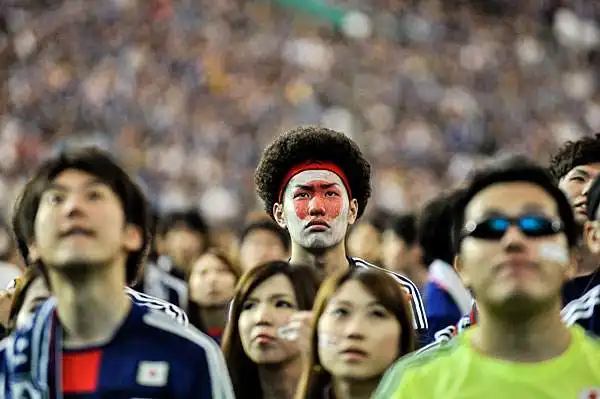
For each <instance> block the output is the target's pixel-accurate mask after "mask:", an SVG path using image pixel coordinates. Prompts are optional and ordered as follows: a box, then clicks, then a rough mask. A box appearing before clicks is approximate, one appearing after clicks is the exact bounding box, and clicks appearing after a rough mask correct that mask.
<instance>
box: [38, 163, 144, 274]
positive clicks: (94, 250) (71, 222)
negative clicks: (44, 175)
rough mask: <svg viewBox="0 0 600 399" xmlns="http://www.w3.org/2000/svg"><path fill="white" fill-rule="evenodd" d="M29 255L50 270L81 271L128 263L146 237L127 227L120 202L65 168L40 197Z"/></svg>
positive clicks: (96, 183) (93, 180)
mask: <svg viewBox="0 0 600 399" xmlns="http://www.w3.org/2000/svg"><path fill="white" fill-rule="evenodd" d="M34 231H35V237H34V242H33V243H32V245H31V246H30V247H31V248H30V250H31V255H32V256H33V257H34V258H37V259H41V260H42V261H43V262H44V264H45V265H47V266H48V267H50V268H51V269H57V270H61V271H65V272H66V271H68V270H76V269H77V270H81V268H85V267H91V268H94V267H98V266H102V265H107V264H112V263H114V262H123V264H124V263H125V261H126V258H127V255H128V253H129V252H133V251H136V250H139V249H140V248H141V246H142V234H141V232H140V231H139V229H138V228H137V227H135V226H132V225H126V223H125V215H124V214H123V207H122V205H121V201H120V200H119V198H118V197H117V196H116V194H115V193H114V192H113V191H112V190H111V188H110V187H109V186H107V185H106V184H104V183H102V182H101V181H100V180H99V179H98V178H96V177H95V176H93V175H90V174H88V173H86V172H82V171H78V170H74V169H67V170H65V171H63V172H62V173H60V174H59V175H58V176H57V177H56V178H55V179H54V181H53V182H52V183H51V184H50V185H49V186H48V188H47V189H46V190H45V191H44V193H43V194H42V196H41V199H40V204H39V207H38V210H37V215H36V218H35V221H34Z"/></svg>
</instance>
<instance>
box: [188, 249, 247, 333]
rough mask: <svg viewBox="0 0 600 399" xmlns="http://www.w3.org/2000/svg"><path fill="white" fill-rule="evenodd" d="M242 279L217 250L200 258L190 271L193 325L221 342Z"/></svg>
mask: <svg viewBox="0 0 600 399" xmlns="http://www.w3.org/2000/svg"><path fill="white" fill-rule="evenodd" d="M239 277H240V272H239V268H238V267H237V265H236V264H234V262H233V261H232V260H231V259H230V258H229V257H228V256H227V255H226V254H225V252H224V251H222V250H220V249H218V248H210V249H208V250H207V251H206V252H204V253H203V254H202V255H200V257H199V258H198V259H197V260H196V261H195V262H194V263H193V265H192V268H191V270H190V275H189V278H188V284H189V289H188V291H189V294H188V298H189V299H188V307H187V312H188V317H189V319H190V323H191V324H192V325H193V326H194V327H196V328H197V329H199V330H200V331H202V332H204V333H206V334H207V335H209V336H210V337H211V338H213V339H214V340H215V341H217V342H218V343H220V342H221V336H222V335H223V331H224V330H225V325H226V324H227V315H228V311H229V303H230V302H231V299H232V298H233V295H234V293H235V285H236V283H237V280H238V278H239Z"/></svg>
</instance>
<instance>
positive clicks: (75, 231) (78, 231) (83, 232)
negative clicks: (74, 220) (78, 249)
mask: <svg viewBox="0 0 600 399" xmlns="http://www.w3.org/2000/svg"><path fill="white" fill-rule="evenodd" d="M93 235H94V232H93V231H92V230H89V229H85V228H82V227H72V228H69V229H67V230H64V231H62V232H61V233H60V238H67V237H73V236H84V237H92V236H93Z"/></svg>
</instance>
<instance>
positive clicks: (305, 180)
mask: <svg viewBox="0 0 600 399" xmlns="http://www.w3.org/2000/svg"><path fill="white" fill-rule="evenodd" d="M314 182H326V183H330V184H338V185H340V186H342V187H343V185H344V183H343V182H342V179H341V178H340V177H339V176H338V175H337V174H335V173H333V172H331V171H329V170H322V169H315V170H312V169H311V170H304V171H302V172H300V173H298V174H297V175H295V176H294V177H292V179H291V180H290V183H289V185H288V186H289V187H292V188H293V187H294V186H298V185H308V184H309V183H310V184H312V183H314Z"/></svg>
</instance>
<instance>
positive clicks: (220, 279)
mask: <svg viewBox="0 0 600 399" xmlns="http://www.w3.org/2000/svg"><path fill="white" fill-rule="evenodd" d="M235 282H236V277H235V275H234V274H233V273H232V272H231V270H230V269H229V267H227V265H226V264H225V263H223V262H222V261H221V260H220V259H219V258H217V257H216V256H214V255H212V254H205V255H202V256H201V257H200V258H198V260H197V261H196V262H195V263H194V265H193V267H192V271H191V274H190V298H191V299H192V301H194V302H196V303H197V304H198V305H200V306H202V307H211V306H221V305H224V304H227V303H228V302H229V301H231V299H232V298H233V295H234V294H235Z"/></svg>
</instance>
